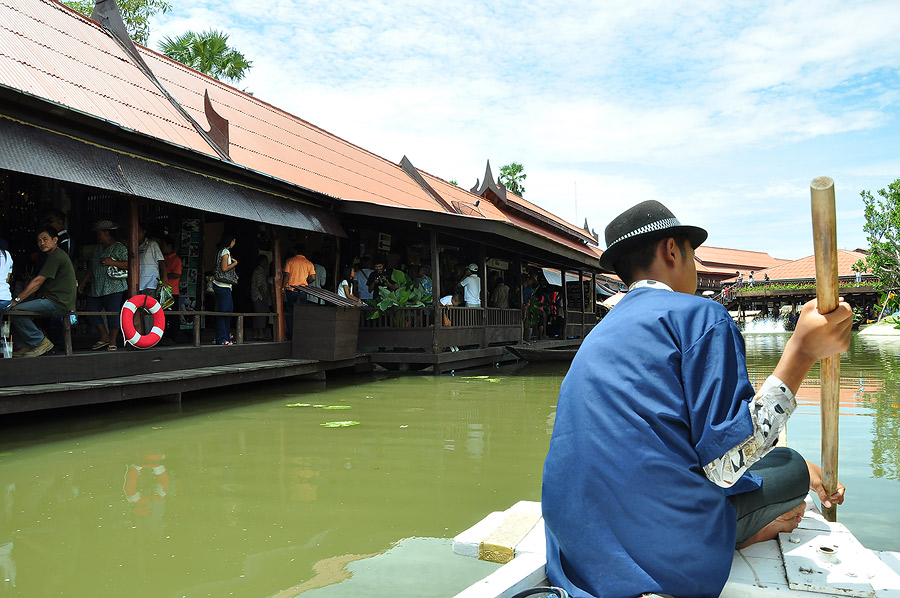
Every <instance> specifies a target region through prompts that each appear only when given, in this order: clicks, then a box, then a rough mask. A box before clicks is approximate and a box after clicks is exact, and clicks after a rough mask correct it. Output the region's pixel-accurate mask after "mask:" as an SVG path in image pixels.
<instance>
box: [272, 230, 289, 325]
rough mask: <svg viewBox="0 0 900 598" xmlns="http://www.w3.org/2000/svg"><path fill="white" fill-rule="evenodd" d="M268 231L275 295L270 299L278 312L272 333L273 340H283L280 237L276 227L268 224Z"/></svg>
mask: <svg viewBox="0 0 900 598" xmlns="http://www.w3.org/2000/svg"><path fill="white" fill-rule="evenodd" d="M269 232H270V234H271V235H272V260H273V261H274V262H275V274H274V277H273V282H272V286H274V287H275V288H274V289H272V290H273V292H274V293H275V296H274V297H273V299H272V300H273V301H275V313H277V314H278V317H276V318H275V330H274V333H275V340H277V341H283V340H284V339H285V338H286V336H287V335H286V334H285V326H284V293H283V292H282V288H281V284H282V280H281V276H282V272H281V239H279V237H278V229H277V228H276V227H274V226H270V227H269Z"/></svg>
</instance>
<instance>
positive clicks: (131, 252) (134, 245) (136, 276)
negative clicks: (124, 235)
mask: <svg viewBox="0 0 900 598" xmlns="http://www.w3.org/2000/svg"><path fill="white" fill-rule="evenodd" d="M128 209H129V214H128V296H129V297H134V296H135V295H137V292H138V282H140V278H141V259H140V256H139V255H138V198H137V197H135V196H132V197H131V198H130V201H129V203H128Z"/></svg>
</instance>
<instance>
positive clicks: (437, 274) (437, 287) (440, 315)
mask: <svg viewBox="0 0 900 598" xmlns="http://www.w3.org/2000/svg"><path fill="white" fill-rule="evenodd" d="M429 240H430V243H431V309H432V310H433V311H434V317H433V320H432V321H433V322H434V325H433V326H432V330H431V352H432V353H440V352H441V350H440V338H441V328H442V327H443V326H444V310H443V309H442V308H441V291H442V290H443V289H441V259H440V257H441V256H440V254H439V253H438V238H437V233H436V232H435V231H430V232H429Z"/></svg>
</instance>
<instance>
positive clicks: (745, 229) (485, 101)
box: [149, 0, 900, 259]
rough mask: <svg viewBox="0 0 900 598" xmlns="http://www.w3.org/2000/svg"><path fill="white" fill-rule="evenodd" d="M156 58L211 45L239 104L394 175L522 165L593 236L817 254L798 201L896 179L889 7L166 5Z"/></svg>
mask: <svg viewBox="0 0 900 598" xmlns="http://www.w3.org/2000/svg"><path fill="white" fill-rule="evenodd" d="M171 1H172V4H173V9H172V10H171V11H170V12H168V13H166V14H162V15H157V16H156V17H154V18H153V20H152V21H151V38H150V43H149V45H150V47H153V48H157V43H158V41H159V40H160V39H161V38H162V37H164V36H176V35H179V34H181V33H183V32H184V31H185V30H188V29H193V30H195V31H202V30H205V29H209V28H216V29H220V30H223V31H224V32H226V33H227V34H228V35H229V41H230V44H231V45H232V46H233V47H234V48H236V49H237V50H239V51H241V52H243V53H244V55H245V56H246V57H247V58H248V59H250V60H251V61H252V63H253V66H252V69H251V70H250V73H249V75H248V76H247V78H246V79H244V80H243V81H241V82H240V83H239V84H238V85H237V87H239V88H241V89H247V90H249V91H252V92H253V94H254V95H255V96H256V97H258V98H260V99H262V100H264V101H266V102H269V103H271V104H274V105H276V106H278V107H279V108H282V109H284V110H286V111H288V112H290V113H292V114H295V115H296V116H299V117H300V118H303V119H304V120H306V121H309V122H311V123H312V124H314V125H316V126H318V127H320V128H323V129H325V130H327V131H329V132H330V133H332V134H335V135H337V136H339V137H342V138H344V139H346V140H348V141H350V142H352V143H354V144H356V145H359V146H361V147H363V148H365V149H367V150H369V151H371V152H374V153H376V154H378V155H380V156H382V157H384V158H386V159H388V160H390V161H392V162H395V163H397V162H399V161H400V159H401V158H402V157H403V156H404V155H406V156H407V157H408V158H409V159H410V160H411V161H412V163H413V164H414V165H415V166H417V167H418V168H420V169H422V170H425V171H427V172H429V173H431V174H434V175H436V176H439V177H441V178H444V179H446V180H456V181H458V182H459V184H460V186H462V187H464V188H467V189H468V188H471V187H473V186H474V185H475V183H476V180H478V179H481V178H483V176H484V171H485V165H486V163H487V161H488V160H490V164H491V167H492V170H493V172H494V174H495V176H496V175H497V174H498V171H499V168H500V166H502V165H504V164H509V163H510V162H520V163H522V164H523V165H524V168H525V173H526V174H527V178H526V180H525V181H524V186H525V193H524V197H525V198H526V199H528V200H529V201H532V202H534V203H536V204H538V205H540V206H541V207H543V208H545V209H547V210H550V211H552V212H554V213H556V214H558V215H559V216H561V217H563V218H565V219H567V220H569V221H570V222H573V223H576V224H578V225H579V226H582V225H583V224H584V220H585V218H586V219H587V221H588V223H589V225H590V227H591V228H592V229H594V230H596V232H597V233H598V234H599V236H600V246H601V248H603V247H605V246H606V244H605V242H604V238H603V231H604V229H605V227H606V225H607V224H608V223H609V221H610V220H612V219H613V218H614V217H615V216H616V215H617V214H619V213H620V212H622V211H624V210H625V209H627V208H628V207H630V206H631V205H634V204H635V203H638V202H640V201H644V200H647V199H655V200H658V201H661V202H663V203H664V204H665V205H666V206H667V207H669V208H670V209H671V210H672V211H673V212H674V213H675V215H676V216H677V217H678V218H679V220H681V222H682V223H685V224H693V225H697V226H702V227H704V228H706V229H707V230H708V231H709V239H708V240H707V245H710V246H714V247H731V248H735V249H744V250H753V251H763V252H766V253H769V254H770V255H772V256H773V257H778V258H784V259H797V258H801V257H804V256H806V255H809V254H811V253H812V251H813V249H812V224H811V217H810V191H809V184H810V182H811V181H812V179H814V178H816V177H818V176H829V177H831V178H832V179H834V181H835V194H836V198H837V201H836V204H837V216H838V232H837V235H838V247H839V248H842V249H855V248H857V247H866V246H867V241H866V236H865V233H864V232H863V224H864V218H863V210H862V202H861V200H860V196H859V194H860V191H862V190H864V189H865V190H870V191H872V192H873V193H875V192H877V190H878V189H882V188H885V187H887V186H888V184H889V183H890V182H892V181H893V180H895V179H897V178H900V152H898V150H900V143H898V141H900V135H898V133H900V127H898V125H900V102H898V100H900V72H898V69H900V41H898V38H897V34H896V32H897V31H898V30H900V2H896V0H890V1H885V2H878V1H873V2H868V1H858V2H833V1H830V0H820V1H815V2H813V1H804V2H791V1H782V2H769V1H767V0H754V1H752V2H721V1H717V0H713V1H695V2H671V1H670V0H665V1H662V0H625V1H617V0H608V1H602V2H601V1H581V0H572V1H570V2H566V3H562V2H547V1H544V0H528V1H527V2H516V1H515V0H511V1H506V2H490V1H486V2H465V3H462V2H461V3H452V2H450V3H448V2H435V1H432V0H415V1H406V0H390V1H387V0H384V1H381V0H344V1H342V2H333V1H332V0H328V1H301V0H268V1H267V2H261V1H260V0H190V1H189V2H188V1H185V0H171Z"/></svg>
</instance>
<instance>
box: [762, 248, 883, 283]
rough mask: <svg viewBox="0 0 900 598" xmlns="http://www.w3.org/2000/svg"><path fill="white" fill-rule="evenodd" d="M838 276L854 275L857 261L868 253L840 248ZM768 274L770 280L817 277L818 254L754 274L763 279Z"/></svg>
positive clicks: (838, 253)
mask: <svg viewBox="0 0 900 598" xmlns="http://www.w3.org/2000/svg"><path fill="white" fill-rule="evenodd" d="M837 255H838V276H853V275H854V274H855V272H854V271H853V270H852V269H851V268H852V266H853V264H855V263H856V262H857V261H859V260H862V259H865V257H866V254H865V253H860V252H859V251H847V250H845V249H838V250H837ZM766 274H768V275H769V279H770V280H794V279H797V278H815V277H816V256H814V255H808V256H806V257H803V258H800V259H799V260H794V261H792V262H787V263H784V264H780V265H778V266H775V267H773V268H768V269H766V270H763V271H762V272H758V273H756V274H754V278H756V280H761V279H762V278H763V277H764V276H765V275H766Z"/></svg>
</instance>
